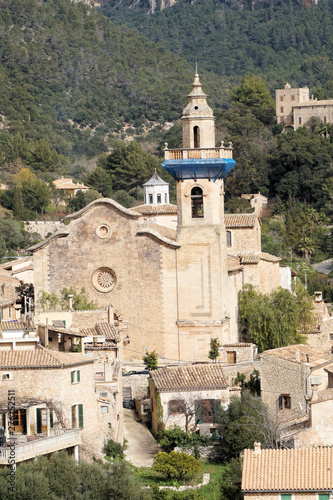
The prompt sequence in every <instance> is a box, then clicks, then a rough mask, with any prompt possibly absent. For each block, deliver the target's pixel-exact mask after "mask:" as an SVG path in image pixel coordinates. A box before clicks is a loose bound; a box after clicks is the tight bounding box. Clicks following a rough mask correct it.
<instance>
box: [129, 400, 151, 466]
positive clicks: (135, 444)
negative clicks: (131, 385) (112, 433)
mask: <svg viewBox="0 0 333 500" xmlns="http://www.w3.org/2000/svg"><path fill="white" fill-rule="evenodd" d="M124 438H125V439H126V440H127V444H126V447H127V448H126V450H125V456H126V459H127V460H128V461H129V462H131V463H132V464H133V465H135V466H136V467H151V466H152V465H153V461H154V455H156V453H158V452H159V451H160V446H159V445H158V444H157V441H156V440H155V438H154V437H153V436H152V434H151V433H150V432H149V430H148V429H147V427H146V426H145V425H144V424H142V423H140V422H138V421H137V415H136V413H135V411H134V410H128V409H125V408H124Z"/></svg>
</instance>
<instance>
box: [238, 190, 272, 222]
mask: <svg viewBox="0 0 333 500" xmlns="http://www.w3.org/2000/svg"><path fill="white" fill-rule="evenodd" d="M241 198H243V199H244V200H248V201H249V202H250V205H251V207H252V208H254V212H253V213H254V214H255V215H257V216H258V217H262V216H263V213H264V211H265V209H266V208H267V204H268V198H267V196H264V195H263V194H261V193H260V191H259V193H256V194H242V195H241Z"/></svg>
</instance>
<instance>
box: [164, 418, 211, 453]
mask: <svg viewBox="0 0 333 500" xmlns="http://www.w3.org/2000/svg"><path fill="white" fill-rule="evenodd" d="M159 444H160V446H161V448H162V450H163V451H165V452H167V453H169V452H170V451H173V450H174V449H175V448H176V446H180V447H181V448H192V447H198V446H207V445H208V444H211V439H210V438H209V437H207V436H200V435H199V434H196V433H195V432H185V431H183V429H181V428H180V427H178V426H177V425H175V426H174V427H173V428H172V429H165V430H163V431H161V433H160V441H159Z"/></svg>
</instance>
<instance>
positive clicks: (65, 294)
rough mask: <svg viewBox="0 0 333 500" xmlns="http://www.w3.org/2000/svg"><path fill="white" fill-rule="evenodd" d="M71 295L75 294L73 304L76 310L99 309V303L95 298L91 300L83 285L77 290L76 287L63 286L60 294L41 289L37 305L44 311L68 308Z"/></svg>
mask: <svg viewBox="0 0 333 500" xmlns="http://www.w3.org/2000/svg"><path fill="white" fill-rule="evenodd" d="M69 295H73V297H72V304H73V309H74V311H89V310H94V309H97V304H96V302H95V301H93V300H89V297H88V294H87V292H86V289H85V288H84V287H83V288H81V290H77V289H76V288H74V287H70V288H63V289H62V290H61V291H60V296H59V295H58V294H57V293H55V292H52V293H48V292H45V290H40V291H39V295H38V299H37V307H38V308H39V309H41V310H42V311H52V310H58V309H60V310H66V309H68V308H69Z"/></svg>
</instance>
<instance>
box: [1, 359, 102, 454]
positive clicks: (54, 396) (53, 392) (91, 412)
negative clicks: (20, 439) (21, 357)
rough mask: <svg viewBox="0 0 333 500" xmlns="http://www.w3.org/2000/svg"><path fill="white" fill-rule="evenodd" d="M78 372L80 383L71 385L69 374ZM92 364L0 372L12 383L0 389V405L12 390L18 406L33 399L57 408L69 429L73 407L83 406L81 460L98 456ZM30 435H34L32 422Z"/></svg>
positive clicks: (99, 435)
mask: <svg viewBox="0 0 333 500" xmlns="http://www.w3.org/2000/svg"><path fill="white" fill-rule="evenodd" d="M73 370H80V382H79V383H74V384H72V383H71V371H73ZM93 370H94V363H93V362H91V363H89V364H81V365H77V366H75V367H64V368H58V369H55V368H46V369H42V368H40V369H16V370H4V369H1V370H0V378H1V379H2V374H3V373H8V372H10V373H11V374H12V379H11V380H6V381H3V382H2V384H1V386H0V401H1V402H4V401H7V395H8V390H11V389H12V390H15V397H16V402H17V406H18V405H19V401H20V400H21V399H26V398H32V399H38V400H40V401H43V402H48V401H52V402H53V403H54V404H55V405H56V407H57V408H59V410H60V413H61V415H62V420H63V424H64V425H65V426H66V427H67V428H71V427H72V417H71V407H72V405H78V404H82V405H83V429H82V443H83V445H82V453H83V456H86V457H87V456H90V458H91V456H92V455H95V456H100V455H101V449H102V446H103V443H104V434H103V432H101V430H99V429H98V428H97V426H96V420H97V417H98V408H97V400H96V395H95V390H94V375H93ZM29 432H30V433H31V434H33V433H35V432H36V428H35V423H34V422H31V428H30V429H29Z"/></svg>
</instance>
